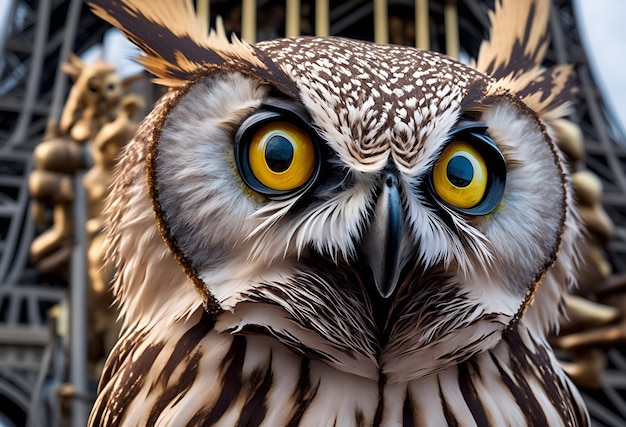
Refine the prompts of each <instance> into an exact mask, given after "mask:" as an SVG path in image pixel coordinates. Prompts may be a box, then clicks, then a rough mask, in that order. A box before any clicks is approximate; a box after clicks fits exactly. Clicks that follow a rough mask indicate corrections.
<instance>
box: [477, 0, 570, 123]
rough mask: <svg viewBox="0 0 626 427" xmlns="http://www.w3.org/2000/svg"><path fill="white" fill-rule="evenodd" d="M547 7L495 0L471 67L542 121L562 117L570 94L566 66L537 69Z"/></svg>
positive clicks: (543, 2)
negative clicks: (484, 37) (487, 31)
mask: <svg viewBox="0 0 626 427" xmlns="http://www.w3.org/2000/svg"><path fill="white" fill-rule="evenodd" d="M550 6H551V2H550V1H549V0H518V1H509V2H506V3H503V2H502V0H496V3H495V10H494V11H490V12H489V18H490V21H491V31H490V34H489V39H487V40H484V41H483V43H482V44H481V46H480V52H479V54H478V58H477V60H476V65H475V66H476V68H477V69H478V70H480V71H483V72H485V73H487V74H489V75H491V76H492V77H494V78H495V79H496V80H497V86H498V87H501V88H505V89H507V90H510V91H512V92H513V93H515V94H517V95H518V96H519V97H520V98H521V99H522V100H523V101H524V103H526V104H527V105H528V106H529V107H530V108H532V109H533V110H534V111H535V112H536V113H537V114H538V115H539V116H541V117H542V118H554V117H560V116H563V115H564V114H565V113H566V109H567V106H568V104H569V101H570V100H571V99H572V96H573V94H574V91H575V84H574V83H575V78H574V72H573V69H572V67H571V66H566V65H559V66H556V67H553V68H550V69H544V68H542V67H541V63H542V61H543V59H544V57H545V54H546V50H547V48H548V43H549V35H548V18H549V15H550ZM546 116H549V117H546Z"/></svg>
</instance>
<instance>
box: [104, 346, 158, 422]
mask: <svg viewBox="0 0 626 427" xmlns="http://www.w3.org/2000/svg"><path fill="white" fill-rule="evenodd" d="M163 347H164V344H162V343H159V344H153V345H151V346H148V347H147V348H146V349H145V350H144V351H143V352H142V353H141V354H140V355H139V356H138V357H137V359H136V360H134V361H132V362H131V363H129V364H126V365H125V366H124V368H122V369H121V371H120V372H119V373H118V374H117V375H118V376H119V378H118V380H119V381H120V383H121V384H124V387H116V388H105V389H104V390H103V391H102V393H101V394H100V396H99V398H98V402H100V405H98V406H96V407H95V408H94V412H93V414H92V424H93V425H100V424H101V420H104V418H105V417H104V414H105V413H106V414H107V416H108V417H109V418H108V419H107V422H108V423H107V425H108V426H109V427H116V426H119V425H120V423H121V422H122V420H123V418H124V416H125V415H126V410H127V409H128V408H129V407H130V403H131V402H132V401H133V400H134V399H135V397H136V395H137V393H138V392H139V391H140V390H141V389H142V388H143V386H144V383H145V381H146V373H147V372H149V371H150V369H151V368H152V365H153V364H154V361H155V360H156V358H157V356H158V355H159V354H160V353H161V350H163Z"/></svg>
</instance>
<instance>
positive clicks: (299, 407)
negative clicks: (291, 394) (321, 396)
mask: <svg viewBox="0 0 626 427" xmlns="http://www.w3.org/2000/svg"><path fill="white" fill-rule="evenodd" d="M319 387H320V384H319V382H318V383H317V384H316V385H315V386H313V385H312V384H311V362H310V360H309V359H306V358H302V362H301V363H300V375H299V376H298V383H297V384H296V390H295V398H294V401H295V402H296V406H295V409H294V411H293V414H292V416H291V419H290V420H289V421H288V422H287V424H286V425H287V427H295V426H297V425H299V424H300V422H301V421H302V417H303V416H304V413H305V412H306V410H307V409H308V407H309V405H310V404H311V402H312V401H313V399H314V398H315V396H316V395H317V391H318V389H319Z"/></svg>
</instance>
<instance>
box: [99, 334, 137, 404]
mask: <svg viewBox="0 0 626 427" xmlns="http://www.w3.org/2000/svg"><path fill="white" fill-rule="evenodd" d="M146 334H147V333H146V332H139V331H137V332H134V333H132V334H131V335H129V336H128V337H127V338H126V339H124V340H123V341H121V342H120V343H119V344H118V345H117V346H116V347H115V348H114V349H113V351H112V352H111V354H109V357H108V358H107V361H106V364H105V365H104V370H103V371H102V375H101V376H100V383H99V384H98V391H99V392H100V391H101V390H102V389H103V388H104V386H105V385H106V384H107V383H108V382H109V381H110V380H111V378H112V377H113V376H114V375H115V374H116V373H117V372H118V371H119V370H120V369H121V367H122V366H123V365H124V362H125V361H126V358H127V357H128V355H129V354H131V353H132V352H134V351H135V349H136V348H137V347H138V346H139V345H140V344H142V343H143V340H144V339H145V337H146Z"/></svg>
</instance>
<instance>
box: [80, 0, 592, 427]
mask: <svg viewBox="0 0 626 427" xmlns="http://www.w3.org/2000/svg"><path fill="white" fill-rule="evenodd" d="M91 7H92V8H93V10H94V12H95V13H96V14H97V15H99V16H100V17H102V18H104V19H105V20H107V21H108V22H110V23H111V24H113V25H114V26H116V27H118V28H120V29H121V30H122V31H123V32H124V33H125V34H126V36H127V37H128V38H129V39H130V40H131V41H133V42H134V43H135V44H137V45H138V46H139V47H140V48H141V49H142V50H143V52H144V56H142V57H141V58H139V61H140V62H141V63H142V64H143V65H144V66H145V67H146V68H147V69H148V70H149V71H150V72H152V73H153V74H154V75H155V76H156V78H157V82H158V83H160V84H162V85H164V86H166V87H168V88H169V90H168V91H167V93H166V94H165V95H164V96H163V97H162V98H161V99H160V100H159V101H158V102H157V103H156V105H155V106H154V109H153V110H152V112H151V113H150V114H149V115H148V117H147V118H146V119H145V121H144V122H143V123H142V124H141V126H140V128H139V130H138V131H137V133H136V135H135V137H134V139H133V141H132V142H131V143H130V144H129V145H128V146H127V147H126V148H125V150H124V153H123V155H122V157H121V159H120V162H119V165H118V168H117V172H116V180H115V183H114V185H113V189H112V195H111V197H110V199H109V207H108V236H109V237H108V248H109V249H108V257H109V259H110V260H111V262H113V263H114V264H115V265H116V268H117V274H116V278H115V280H114V283H113V285H112V286H113V289H114V292H115V295H116V298H117V301H118V302H119V307H120V312H121V314H120V315H121V317H122V318H123V324H122V332H121V334H120V337H119V340H118V342H117V344H116V346H115V347H114V349H113V350H112V352H111V354H110V355H109V357H108V360H107V363H106V366H105V368H104V371H103V374H102V378H101V380H100V384H99V391H98V397H97V400H96V402H95V405H94V408H93V410H92V413H91V416H90V424H91V425H92V426H140V425H142V426H143V425H149V426H153V425H172V426H182V425H194V426H195V425H203V426H208V425H215V426H296V425H298V426H331V425H335V426H398V425H404V426H413V425H427V426H442V425H452V426H487V425H494V426H506V425H515V426H519V425H534V426H548V425H549V426H584V425H587V424H588V415H587V412H586V410H585V408H584V405H583V403H582V400H581V397H580V395H579V393H578V391H577V390H576V388H575V387H574V386H573V384H572V383H571V382H570V380H569V379H568V378H567V377H566V375H565V374H564V373H563V371H562V370H561V368H560V367H559V364H558V361H557V359H556V357H555V355H554V353H553V351H552V349H551V348H550V346H549V344H548V342H547V339H546V335H547V333H548V331H550V330H551V329H552V328H554V327H555V324H556V321H557V316H558V314H559V311H560V307H561V306H562V303H563V302H562V297H563V294H564V293H565V292H567V288H568V287H569V286H570V285H571V282H572V277H573V274H574V273H573V272H574V270H575V266H576V251H575V245H574V244H575V240H576V239H577V236H578V235H579V226H578V220H577V218H576V215H575V213H574V211H573V201H572V197H571V195H570V190H569V180H568V172H567V167H566V165H565V163H564V159H563V156H562V154H561V153H560V151H559V149H558V147H557V145H556V141H557V138H558V136H557V133H556V131H555V126H554V124H555V123H556V121H558V120H559V119H560V118H561V117H563V116H564V115H565V114H567V111H568V106H569V103H570V99H571V98H572V93H573V90H574V85H573V79H574V78H573V73H572V69H571V68H570V67H568V66H556V67H554V68H550V69H545V68H542V67H541V66H540V64H541V62H542V59H543V57H544V54H545V51H546V49H547V45H548V36H547V22H548V14H549V9H550V2H549V1H542V0H515V1H513V0H507V1H500V0H497V1H496V2H495V9H494V11H493V12H491V13H490V20H491V32H490V35H489V39H488V40H486V41H485V42H483V44H482V46H481V48H480V53H479V55H478V58H477V59H476V61H475V63H474V65H473V66H469V65H464V64H462V63H460V62H457V61H456V60H454V59H452V58H449V57H447V56H445V55H441V54H438V53H434V52H429V51H425V50H419V49H414V48H409V47H403V46H393V45H376V44H372V43H369V42H363V41H356V40H349V39H343V38H333V37H329V38H320V37H297V38H289V39H280V40H272V41H266V42H262V43H258V44H256V45H251V44H248V43H246V42H244V41H239V40H238V39H236V38H234V37H233V38H232V39H229V38H228V37H227V36H226V35H225V33H224V30H223V28H221V25H220V24H219V22H218V24H217V27H218V28H217V29H216V30H214V31H213V30H212V31H209V29H208V28H207V27H206V23H204V22H203V21H202V20H200V19H198V18H197V17H196V16H195V13H194V11H193V5H192V2H191V0H169V1H168V0H151V1H148V0H144V1H142V0H108V1H107V0H97V1H92V2H91Z"/></svg>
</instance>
